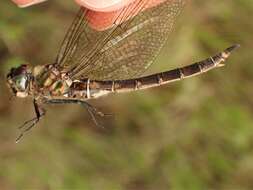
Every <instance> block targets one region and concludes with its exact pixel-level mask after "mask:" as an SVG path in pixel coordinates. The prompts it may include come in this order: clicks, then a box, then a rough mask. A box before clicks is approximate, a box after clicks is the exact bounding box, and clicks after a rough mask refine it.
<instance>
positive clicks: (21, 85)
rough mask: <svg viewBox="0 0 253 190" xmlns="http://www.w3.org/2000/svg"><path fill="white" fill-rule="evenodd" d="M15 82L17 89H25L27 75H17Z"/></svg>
mask: <svg viewBox="0 0 253 190" xmlns="http://www.w3.org/2000/svg"><path fill="white" fill-rule="evenodd" d="M15 84H16V88H17V89H18V90H21V91H25V90H26V87H27V77H26V76H25V75H20V76H17V77H16V79H15Z"/></svg>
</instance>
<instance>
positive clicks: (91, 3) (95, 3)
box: [75, 0, 134, 12]
mask: <svg viewBox="0 0 253 190" xmlns="http://www.w3.org/2000/svg"><path fill="white" fill-rule="evenodd" d="M75 1H76V2H77V3H78V4H79V5H81V6H83V7H86V8H88V9H90V10H93V11H100V12H110V11H115V10H118V9H120V8H122V7H124V6H126V5H128V4H129V3H131V2H133V1H134V0H75Z"/></svg>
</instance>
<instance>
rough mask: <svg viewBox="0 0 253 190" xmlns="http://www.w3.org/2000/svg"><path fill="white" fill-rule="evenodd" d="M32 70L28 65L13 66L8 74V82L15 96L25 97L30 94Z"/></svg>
mask: <svg viewBox="0 0 253 190" xmlns="http://www.w3.org/2000/svg"><path fill="white" fill-rule="evenodd" d="M30 80H31V72H30V71H29V68H28V66H27V65H21V66H19V67H17V68H12V69H11V70H10V72H9V73H8V75H7V84H8V86H9V87H10V89H11V91H12V92H13V93H14V95H15V96H17V97H20V98H25V97H27V96H28V91H29V84H30Z"/></svg>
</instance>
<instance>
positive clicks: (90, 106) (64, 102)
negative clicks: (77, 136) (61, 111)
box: [46, 99, 113, 127]
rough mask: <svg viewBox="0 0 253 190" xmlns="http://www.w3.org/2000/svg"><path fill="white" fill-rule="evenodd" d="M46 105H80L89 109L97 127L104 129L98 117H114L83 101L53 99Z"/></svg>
mask: <svg viewBox="0 0 253 190" xmlns="http://www.w3.org/2000/svg"><path fill="white" fill-rule="evenodd" d="M46 103H47V104H80V105H82V106H84V107H85V108H86V109H87V111H88V113H89V114H90V116H91V118H92V120H93V122H94V123H95V125H96V126H99V127H103V126H102V125H101V124H100V123H99V122H98V120H97V118H96V116H99V117H107V116H113V114H105V113H103V112H100V111H98V110H97V109H96V108H95V107H94V106H92V105H91V104H89V103H88V102H86V101H83V100H76V99H69V100H66V99H52V100H47V101H46Z"/></svg>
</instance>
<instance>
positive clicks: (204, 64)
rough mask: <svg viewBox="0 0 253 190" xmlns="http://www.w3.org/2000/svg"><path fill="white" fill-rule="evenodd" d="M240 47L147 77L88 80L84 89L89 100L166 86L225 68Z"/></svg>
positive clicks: (235, 46) (232, 47)
mask: <svg viewBox="0 0 253 190" xmlns="http://www.w3.org/2000/svg"><path fill="white" fill-rule="evenodd" d="M238 47H239V45H234V46H231V47H229V48H227V49H225V50H224V51H222V52H220V53H218V54H216V55H214V56H212V57H210V58H208V59H205V60H203V61H200V62H197V63H194V64H191V65H188V66H185V67H181V68H177V69H174V70H169V71H165V72H161V73H157V74H153V75H149V76H145V77H140V78H135V79H128V80H108V81H92V80H91V81H90V80H89V79H87V80H86V81H85V87H83V88H85V89H86V97H87V98H94V97H95V98H96V97H99V96H102V95H105V94H108V93H111V92H129V91H135V90H141V89H147V88H151V87H156V86H160V85H164V84H167V83H171V82H174V81H178V80H181V79H184V78H189V77H192V76H195V75H199V74H202V73H204V72H207V71H209V70H211V69H214V68H217V67H221V66H224V64H223V62H224V61H226V59H227V58H228V57H229V55H230V54H231V52H232V51H233V50H235V49H237V48H238Z"/></svg>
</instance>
